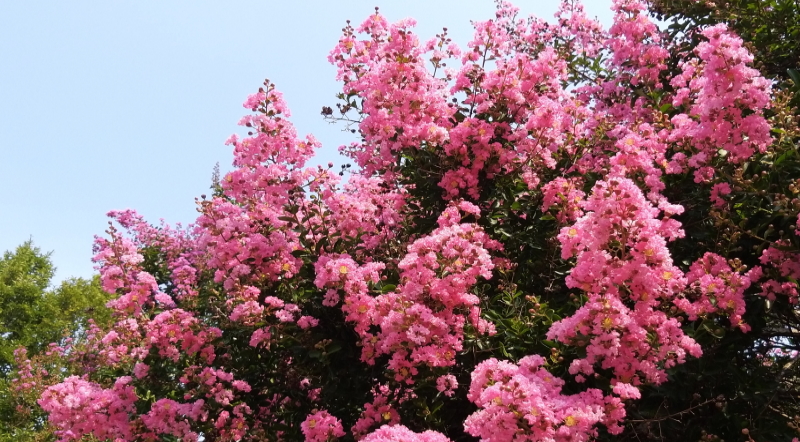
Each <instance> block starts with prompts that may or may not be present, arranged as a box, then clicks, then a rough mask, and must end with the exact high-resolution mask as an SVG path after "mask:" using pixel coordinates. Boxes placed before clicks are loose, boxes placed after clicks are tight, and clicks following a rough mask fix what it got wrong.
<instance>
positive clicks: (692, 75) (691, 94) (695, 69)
mask: <svg viewBox="0 0 800 442" xmlns="http://www.w3.org/2000/svg"><path fill="white" fill-rule="evenodd" d="M702 35H703V36H704V37H705V38H707V39H708V40H707V41H705V42H702V43H700V44H699V45H698V46H697V48H695V50H694V53H695V55H696V58H694V59H691V60H687V61H684V62H683V63H682V65H681V67H682V70H683V71H682V72H681V74H679V75H678V76H676V77H675V78H673V79H672V81H671V85H672V86H673V87H674V88H675V89H676V92H675V96H674V97H673V99H672V104H673V105H674V106H676V107H678V106H685V107H686V109H687V111H686V113H682V114H678V115H676V116H675V117H673V118H672V124H673V126H674V128H673V129H672V132H671V134H670V135H669V141H671V142H674V143H677V144H678V145H679V146H683V147H685V148H686V149H687V150H689V152H690V153H691V156H689V157H686V156H685V155H684V154H683V153H677V154H675V156H674V157H673V161H677V162H679V163H682V164H687V165H688V166H689V167H691V168H693V169H696V171H695V182H697V183H700V182H704V181H709V180H711V179H712V178H713V176H714V169H713V167H711V164H712V161H713V160H714V159H715V158H717V157H718V156H719V153H718V151H720V150H723V151H724V152H726V155H727V158H728V161H731V162H734V163H741V162H743V161H746V160H747V159H748V158H750V156H752V155H753V153H754V152H762V153H763V152H764V151H765V150H766V149H767V146H769V145H770V143H771V142H772V137H771V136H770V126H769V123H768V122H767V120H766V119H765V118H764V113H763V112H764V109H766V108H767V107H768V106H769V102H770V89H771V84H770V82H769V80H767V79H765V78H764V77H762V76H761V74H760V73H759V72H758V71H757V70H756V69H753V68H752V67H749V66H748V64H749V63H750V62H752V61H753V56H752V54H750V52H748V51H747V49H745V48H744V46H743V44H742V40H741V39H740V38H739V37H737V36H736V35H734V34H732V33H731V32H729V31H728V29H727V27H726V26H725V25H724V24H719V25H716V26H712V27H710V28H707V29H705V30H703V31H702Z"/></svg>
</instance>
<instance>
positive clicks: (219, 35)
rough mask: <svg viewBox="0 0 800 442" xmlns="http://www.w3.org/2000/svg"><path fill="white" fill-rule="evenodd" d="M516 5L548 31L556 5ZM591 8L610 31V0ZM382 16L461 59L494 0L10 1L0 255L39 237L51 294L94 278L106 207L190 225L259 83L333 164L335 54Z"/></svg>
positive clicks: (4, 38) (553, 0)
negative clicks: (326, 111)
mask: <svg viewBox="0 0 800 442" xmlns="http://www.w3.org/2000/svg"><path fill="white" fill-rule="evenodd" d="M516 4H517V6H519V7H520V9H521V11H522V13H523V14H524V15H525V16H527V15H529V14H532V13H533V14H536V15H539V16H541V17H544V18H547V19H551V18H552V16H553V13H554V12H555V10H556V8H557V5H558V1H557V0H527V1H517V2H516ZM585 4H586V7H587V12H588V13H589V15H590V16H598V17H599V18H600V19H601V21H602V22H603V23H604V24H606V25H608V24H609V23H610V21H611V13H610V11H609V9H608V8H609V5H610V0H588V1H586V2H585ZM375 6H379V7H380V8H381V12H382V13H383V14H384V15H386V16H387V17H388V18H389V20H390V21H396V20H399V19H401V18H405V17H413V18H415V19H417V21H418V26H417V33H418V34H419V35H420V37H421V39H422V40H423V41H424V40H426V39H428V38H429V37H432V36H433V35H434V34H436V33H438V32H440V31H441V28H442V27H447V28H448V30H449V33H450V35H451V36H452V38H453V39H454V41H456V42H458V43H459V44H460V45H461V46H462V47H464V46H465V44H466V42H467V41H468V40H469V39H470V36H471V31H472V28H471V26H470V24H469V22H470V20H485V19H488V18H490V17H493V15H494V3H493V2H492V1H490V0H481V1H465V0H460V1H456V0H446V1H441V0H427V1H419V0H404V1H389V0H368V1H362V0H339V1H295V2H287V1H267V0H261V1H240V0H229V1H199V0H193V1H189V0H180V1H179V0H161V1H150V0H135V1H116V0H107V1H82V0H70V1H61V0H58V1H56V0H52V1H37V0H25V1H11V0H0V191H1V192H2V194H1V195H2V196H0V252H2V251H3V250H9V249H13V248H15V247H16V246H17V245H18V244H20V243H22V242H24V241H25V240H27V239H28V238H33V240H34V243H35V244H36V245H37V246H39V247H40V248H41V249H43V250H45V251H53V255H52V259H53V261H54V263H55V265H56V266H57V267H58V271H57V273H56V279H55V281H60V280H62V279H64V278H67V277H70V276H81V277H90V276H91V275H92V273H93V264H92V263H91V255H92V253H91V248H92V239H93V236H94V235H96V234H103V231H104V230H105V229H106V227H107V218H106V217H105V213H106V212H108V211H109V210H112V209H125V208H133V209H136V210H137V211H139V213H141V214H142V215H144V216H145V217H146V218H147V219H148V220H149V221H150V222H156V223H157V222H158V220H159V219H161V218H163V219H165V220H166V221H167V222H169V223H175V222H182V223H184V224H187V223H190V222H192V221H193V220H194V219H195V217H196V212H195V205H194V198H195V197H197V196H199V195H200V194H202V193H207V192H208V187H209V184H210V182H211V174H212V169H213V167H214V164H215V163H216V162H219V163H220V166H221V168H222V170H223V172H224V171H226V170H228V169H229V164H230V162H231V154H230V152H229V149H228V147H227V146H224V144H223V142H224V141H225V139H227V138H228V136H229V135H230V134H231V133H234V132H237V131H238V127H237V126H236V122H237V121H238V120H239V118H240V117H241V116H242V115H243V114H244V113H245V110H244V109H243V108H242V106H241V103H242V102H243V101H244V99H245V97H246V96H247V95H248V94H250V93H252V92H254V91H255V90H257V89H258V87H259V86H260V85H261V83H262V81H263V79H264V78H269V79H270V80H272V81H273V82H275V83H276V84H277V86H278V88H279V89H280V90H281V91H283V92H284V95H285V98H286V100H287V102H288V104H289V107H290V108H291V110H292V113H293V121H294V123H295V125H296V126H297V128H298V132H299V133H300V135H301V136H302V135H304V134H306V133H308V132H311V133H313V134H314V135H315V136H316V137H317V138H318V139H320V141H322V143H323V145H324V147H323V151H322V152H321V157H320V159H319V162H320V163H327V162H328V161H334V162H335V163H336V164H337V167H338V165H339V164H341V163H342V162H343V161H341V160H340V159H338V157H337V155H338V154H337V151H336V149H337V147H338V146H339V145H341V144H346V143H348V142H349V141H351V140H352V138H351V136H349V135H350V134H346V133H343V132H342V131H341V127H339V126H332V125H329V124H327V123H326V122H324V121H323V120H322V118H321V116H320V109H321V107H322V106H323V105H333V104H335V102H336V100H335V97H334V96H335V94H336V93H337V91H338V90H339V85H338V84H337V83H336V82H335V81H334V76H335V69H334V68H333V66H331V65H329V64H328V62H327V54H328V52H329V51H330V49H331V48H332V47H333V46H334V44H335V43H336V42H337V40H338V37H339V35H340V33H341V28H342V27H343V26H344V23H345V20H347V19H351V20H352V21H353V23H355V24H358V23H360V22H361V21H362V20H363V19H364V18H366V17H367V16H368V15H369V14H371V13H372V12H373V11H374V7H375Z"/></svg>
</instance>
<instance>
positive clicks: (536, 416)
mask: <svg viewBox="0 0 800 442" xmlns="http://www.w3.org/2000/svg"><path fill="white" fill-rule="evenodd" d="M544 364H545V360H544V358H542V357H541V356H536V355H534V356H527V357H525V358H523V359H521V360H520V361H519V364H518V365H516V364H512V363H510V362H507V361H498V360H496V359H489V360H486V361H484V362H482V363H480V364H479V365H478V366H477V367H476V368H475V371H473V372H472V383H471V384H470V388H469V394H468V396H467V397H468V398H469V400H471V401H472V402H473V403H475V405H477V406H478V407H479V408H480V410H479V411H477V412H475V413H474V414H472V415H470V416H469V417H468V418H467V420H466V421H465V422H464V428H465V430H466V431H467V432H468V433H469V434H471V435H473V436H476V437H480V438H481V440H482V441H485V442H522V441H531V442H534V441H563V442H566V441H588V440H592V438H593V437H595V436H596V435H597V430H596V429H595V426H596V425H597V424H599V423H602V424H604V425H606V426H607V427H608V431H609V432H610V433H612V434H618V433H620V432H621V431H622V427H621V426H619V422H620V421H621V420H622V419H623V418H624V417H625V409H624V407H623V405H622V403H621V401H620V400H619V399H618V398H615V397H604V396H603V393H602V392H601V391H600V390H598V389H589V390H587V391H584V392H582V393H578V394H575V395H564V394H562V393H561V388H562V386H563V385H564V381H563V380H561V379H559V378H557V377H554V376H553V375H552V374H550V373H549V372H548V371H547V370H546V369H545V368H544V367H543V365H544Z"/></svg>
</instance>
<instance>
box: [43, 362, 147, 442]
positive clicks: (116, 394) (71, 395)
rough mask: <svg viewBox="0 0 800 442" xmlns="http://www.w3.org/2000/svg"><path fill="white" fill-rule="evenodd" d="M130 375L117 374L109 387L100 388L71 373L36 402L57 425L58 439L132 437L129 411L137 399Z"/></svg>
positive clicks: (54, 424) (131, 410) (132, 410)
mask: <svg viewBox="0 0 800 442" xmlns="http://www.w3.org/2000/svg"><path fill="white" fill-rule="evenodd" d="M130 383H131V378H130V377H127V376H123V377H120V378H118V379H117V380H116V382H114V385H113V387H112V388H103V387H101V386H100V385H98V384H95V383H92V382H88V381H86V380H85V379H82V378H79V377H77V376H70V377H68V378H66V379H64V381H63V382H61V383H60V384H56V385H54V386H52V387H50V388H48V389H47V390H45V391H44V393H43V394H42V398H41V399H40V400H39V405H40V406H41V407H42V409H43V410H44V411H45V412H47V413H48V414H49V419H50V423H51V424H52V425H53V426H54V427H55V428H57V430H56V436H58V438H59V441H70V440H80V439H82V438H83V436H84V435H87V434H91V435H92V436H94V437H95V438H97V439H100V440H105V439H116V438H121V439H123V440H133V434H134V431H133V427H132V424H131V422H130V414H132V413H133V412H134V411H135V407H134V403H135V402H136V400H137V397H136V393H135V392H134V388H133V386H131V385H130Z"/></svg>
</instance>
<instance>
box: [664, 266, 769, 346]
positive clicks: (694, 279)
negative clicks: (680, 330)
mask: <svg viewBox="0 0 800 442" xmlns="http://www.w3.org/2000/svg"><path fill="white" fill-rule="evenodd" d="M760 276H761V269H760V268H759V267H756V268H754V269H752V270H750V271H749V272H747V273H745V274H742V273H740V272H737V271H734V269H732V268H731V266H730V265H729V264H728V262H727V261H726V260H725V258H723V257H721V256H719V255H717V254H714V253H710V252H706V254H705V255H703V257H702V258H700V259H699V260H697V261H695V262H694V263H693V264H692V266H691V268H690V269H689V273H687V274H686V279H687V282H688V283H689V290H688V294H689V295H690V296H691V295H694V297H695V299H692V300H690V299H688V298H687V297H682V298H679V299H676V300H675V305H676V306H677V307H678V308H680V309H681V310H683V311H684V312H686V313H687V314H688V315H689V319H690V320H692V321H694V320H695V319H697V318H698V317H700V316H705V315H710V314H715V313H724V314H725V315H726V316H728V317H729V318H730V321H731V326H732V327H739V328H740V329H741V330H742V331H745V332H746V331H748V330H750V326H748V325H747V324H745V323H744V322H743V321H742V315H743V314H744V311H745V304H744V291H745V290H747V289H748V288H749V287H750V285H751V284H752V283H753V281H757V280H758V279H759V278H760Z"/></svg>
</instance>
